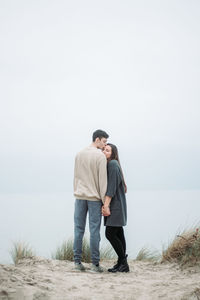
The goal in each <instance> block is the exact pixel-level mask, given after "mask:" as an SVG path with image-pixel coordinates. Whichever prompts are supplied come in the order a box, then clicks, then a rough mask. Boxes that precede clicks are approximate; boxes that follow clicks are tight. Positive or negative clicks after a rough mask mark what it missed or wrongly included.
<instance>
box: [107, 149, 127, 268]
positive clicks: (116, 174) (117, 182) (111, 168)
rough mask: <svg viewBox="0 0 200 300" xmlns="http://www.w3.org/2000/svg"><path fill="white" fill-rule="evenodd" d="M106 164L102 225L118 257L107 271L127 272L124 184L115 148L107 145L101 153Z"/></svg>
mask: <svg viewBox="0 0 200 300" xmlns="http://www.w3.org/2000/svg"><path fill="white" fill-rule="evenodd" d="M103 153H104V154H105V156H106V158H107V161H108V164H107V171H108V185H107V191H106V197H105V202H104V205H103V207H102V214H103V216H104V217H105V218H104V225H105V226H106V232H105V235H106V238H107V239H108V240H109V242H110V243H111V245H112V246H113V248H114V250H115V252H116V253H117V255H118V261H117V264H116V265H114V267H113V268H111V269H108V271H109V272H113V273H115V272H129V266H128V263H127V255H126V240H125V237H124V230H123V226H125V225H126V220H127V209H126V196H125V193H126V190H127V188H126V184H125V182H124V177H123V173H122V169H121V166H120V162H119V156H118V150H117V147H116V146H115V145H113V144H110V143H109V144H107V145H106V146H105V149H104V151H103Z"/></svg>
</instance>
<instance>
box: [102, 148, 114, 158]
mask: <svg viewBox="0 0 200 300" xmlns="http://www.w3.org/2000/svg"><path fill="white" fill-rule="evenodd" d="M103 153H104V154H105V156H106V158H107V159H109V158H110V157H111V154H112V148H111V147H110V146H109V145H106V146H105V148H104V150H103Z"/></svg>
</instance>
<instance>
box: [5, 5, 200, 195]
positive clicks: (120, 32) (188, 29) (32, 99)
mask: <svg viewBox="0 0 200 300" xmlns="http://www.w3.org/2000/svg"><path fill="white" fill-rule="evenodd" d="M0 45H1V47H0V85H1V87H0V103H1V106H0V164H1V167H0V191H1V192H2V193H23V192H26V193H27V192H28V193H32V192H58V191H65V190H71V189H72V181H73V163H74V156H75V154H76V152H77V151H79V150H80V149H81V148H83V147H85V146H87V145H88V144H89V143H90V141H91V135H92V132H93V131H94V130H95V129H98V128H102V129H104V130H106V131H107V132H108V133H109V134H110V139H109V141H110V142H113V143H115V144H116V145H117V146H118V148H119V153H120V156H121V161H122V166H123V169H124V173H125V176H126V180H127V184H128V187H129V189H199V188H200V180H199V178H200V158H199V151H200V136H199V128H200V118H199V108H200V102H199V101H200V99H199V98H200V97H199V95H200V84H199V82H200V55H199V53H200V2H199V1H198V0H197V1H193V0H192V1H189V0H188V1H185V0H181V1H177V0H175V1H174V0H173V1H169V0H166V1H160V0H159V1H155V0H154V1H147V0H146V1H139V0H138V1H109V0H107V1H64V0H63V1H59V0H58V1H20V0H18V1H8V0H1V1H0Z"/></svg>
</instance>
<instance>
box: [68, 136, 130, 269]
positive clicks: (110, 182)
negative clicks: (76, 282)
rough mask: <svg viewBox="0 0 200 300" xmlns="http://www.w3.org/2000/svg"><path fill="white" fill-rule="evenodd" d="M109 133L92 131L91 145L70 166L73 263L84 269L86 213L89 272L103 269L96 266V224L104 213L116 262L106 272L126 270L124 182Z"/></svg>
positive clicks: (97, 236) (97, 245) (97, 237)
mask: <svg viewBox="0 0 200 300" xmlns="http://www.w3.org/2000/svg"><path fill="white" fill-rule="evenodd" d="M108 137H109V135H108V134H107V133H106V132H105V131H103V130H96V131H95V132H94V133H93V136H92V144H91V145H90V146H89V147H87V148H85V149H83V150H82V151H80V152H79V153H78V154H77V155H76V158H75V167H74V196H75V198H76V201H75V212H74V262H75V269H76V270H80V271H84V270H85V267H84V265H83V264H82V263H81V254H82V240H83V235H84V232H85V225H86V217H87V212H88V213H89V230H90V251H91V260H92V267H91V270H92V271H93V272H103V269H102V267H101V266H100V265H99V260H100V253H99V243H100V226H101V218H102V215H103V216H104V225H105V226H106V232H105V235H106V238H107V239H108V240H109V242H110V243H111V245H112V247H113V248H114V250H115V252H116V253H117V256H118V261H117V264H116V265H114V266H113V267H112V268H110V269H108V271H109V272H113V273H115V272H128V271H129V266H128V263H127V255H126V241H125V237H124V231H123V226H125V225H126V219H127V211H126V197H125V192H126V184H125V181H124V177H123V173H122V169H121V166H120V162H119V157H118V151H117V147H116V146H115V145H113V144H108V143H107V139H108Z"/></svg>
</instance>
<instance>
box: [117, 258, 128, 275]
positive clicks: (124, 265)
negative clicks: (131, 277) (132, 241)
mask: <svg viewBox="0 0 200 300" xmlns="http://www.w3.org/2000/svg"><path fill="white" fill-rule="evenodd" d="M127 256H128V255H126V256H125V257H124V258H123V259H122V260H121V262H120V264H119V267H118V268H117V270H116V272H129V265H128V263H127Z"/></svg>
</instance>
